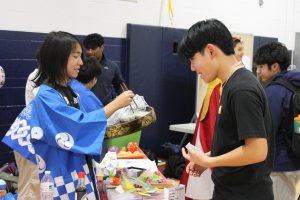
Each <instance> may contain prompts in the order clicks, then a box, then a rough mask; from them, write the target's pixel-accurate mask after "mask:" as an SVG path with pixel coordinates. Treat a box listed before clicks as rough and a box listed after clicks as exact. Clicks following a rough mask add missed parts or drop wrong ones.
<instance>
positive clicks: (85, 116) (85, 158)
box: [2, 31, 134, 199]
mask: <svg viewBox="0 0 300 200" xmlns="http://www.w3.org/2000/svg"><path fill="white" fill-rule="evenodd" d="M81 54H82V48H81V44H80V41H79V39H78V38H77V37H75V36H74V35H72V34H70V33H67V32H61V31H59V32H51V33H49V34H48V35H47V36H46V38H45V41H44V42H43V44H42V46H41V48H40V50H39V54H38V63H39V68H38V73H37V75H36V77H35V78H34V83H35V86H36V87H39V91H38V93H37V95H36V97H35V98H34V99H33V100H32V101H31V102H30V103H29V104H28V105H27V106H26V107H25V108H24V109H23V110H22V112H21V113H20V114H19V116H18V117H17V118H16V120H15V122H14V123H13V124H12V126H11V127H10V129H9V130H8V132H7V133H6V135H5V136H4V138H3V140H2V142H4V143H5V144H7V145H8V146H9V147H10V148H12V149H13V150H15V151H17V152H18V153H19V154H20V155H22V156H23V157H25V158H26V159H28V160H30V161H31V162H32V163H35V164H37V167H38V171H39V177H40V178H41V177H43V175H44V172H45V171H47V170H49V171H51V174H52V176H53V178H54V181H55V188H54V199H74V198H75V190H74V188H75V186H76V185H77V182H78V177H77V173H78V172H80V171H84V172H85V173H86V181H87V185H86V187H87V198H88V199H99V197H98V192H97V190H94V188H97V187H96V183H95V181H94V180H95V179H94V178H93V177H94V174H93V171H92V170H90V169H91V168H90V163H91V162H90V156H92V155H99V154H100V152H101V146H102V142H103V138H104V134H105V130H106V117H107V116H109V115H110V114H111V113H112V112H114V111H116V110H117V109H119V108H122V107H124V106H127V105H129V103H130V102H131V101H132V98H133V96H134V94H133V92H132V91H126V92H124V93H122V94H121V95H119V96H118V97H117V101H116V103H115V104H113V105H111V106H109V107H105V108H104V109H97V110H95V111H93V112H89V113H87V112H86V111H85V110H84V107H83V106H82V104H81V101H80V99H79V98H78V96H77V95H76V93H75V92H74V90H73V89H72V88H71V87H70V86H68V83H69V82H70V80H71V79H74V78H76V77H77V75H78V73H79V70H80V66H81V65H82V64H83V63H82V59H81Z"/></svg>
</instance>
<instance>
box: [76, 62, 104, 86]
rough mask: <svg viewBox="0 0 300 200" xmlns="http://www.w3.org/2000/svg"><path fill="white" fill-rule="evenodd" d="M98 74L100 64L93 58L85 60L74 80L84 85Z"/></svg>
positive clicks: (99, 72)
mask: <svg viewBox="0 0 300 200" xmlns="http://www.w3.org/2000/svg"><path fill="white" fill-rule="evenodd" d="M100 74H101V64H100V63H99V61H98V60H96V59H95V58H94V57H91V58H86V59H85V60H84V61H83V65H82V66H81V67H80V71H79V74H78V76H77V78H76V79H77V80H78V81H80V82H81V83H84V84H86V83H88V82H90V81H91V80H93V78H95V77H97V76H98V75H100Z"/></svg>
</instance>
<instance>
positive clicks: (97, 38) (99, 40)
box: [83, 33, 104, 49]
mask: <svg viewBox="0 0 300 200" xmlns="http://www.w3.org/2000/svg"><path fill="white" fill-rule="evenodd" d="M103 44H104V38H103V37H102V35H100V34H98V33H92V34H89V35H87V36H86V37H85V39H84V40H83V45H84V47H85V48H86V49H95V48H97V47H101V46H102V45H103Z"/></svg>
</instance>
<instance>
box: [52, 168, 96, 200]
mask: <svg viewBox="0 0 300 200" xmlns="http://www.w3.org/2000/svg"><path fill="white" fill-rule="evenodd" d="M83 170H84V172H85V174H86V176H85V185H86V188H87V197H88V199H89V200H93V199H96V197H95V194H94V187H93V183H92V181H91V177H90V174H89V169H88V166H87V165H84V166H83ZM71 177H72V181H70V182H66V181H65V180H64V177H63V176H57V177H54V182H55V189H54V199H55V200H59V199H60V200H73V199H75V189H76V186H77V184H78V171H75V170H74V171H73V172H71Z"/></svg>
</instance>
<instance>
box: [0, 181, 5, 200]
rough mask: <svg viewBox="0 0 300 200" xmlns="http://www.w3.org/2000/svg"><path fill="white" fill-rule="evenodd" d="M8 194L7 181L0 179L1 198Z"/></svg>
mask: <svg viewBox="0 0 300 200" xmlns="http://www.w3.org/2000/svg"><path fill="white" fill-rule="evenodd" d="M5 196H6V182H5V181H4V180H2V179H0V200H1V199H4V197H5Z"/></svg>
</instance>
